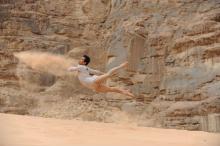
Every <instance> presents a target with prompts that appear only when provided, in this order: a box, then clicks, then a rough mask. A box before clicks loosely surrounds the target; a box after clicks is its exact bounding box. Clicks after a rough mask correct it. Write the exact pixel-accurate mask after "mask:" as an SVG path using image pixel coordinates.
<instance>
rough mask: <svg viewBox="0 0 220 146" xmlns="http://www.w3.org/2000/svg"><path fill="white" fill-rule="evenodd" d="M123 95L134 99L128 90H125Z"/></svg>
mask: <svg viewBox="0 0 220 146" xmlns="http://www.w3.org/2000/svg"><path fill="white" fill-rule="evenodd" d="M124 94H125V95H127V96H130V97H133V98H134V97H135V96H134V94H132V93H131V92H130V90H125V91H124Z"/></svg>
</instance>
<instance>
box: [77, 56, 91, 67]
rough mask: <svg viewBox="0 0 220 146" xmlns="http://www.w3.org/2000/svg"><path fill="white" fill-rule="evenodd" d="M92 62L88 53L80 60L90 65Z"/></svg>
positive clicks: (81, 62) (83, 63)
mask: <svg viewBox="0 0 220 146" xmlns="http://www.w3.org/2000/svg"><path fill="white" fill-rule="evenodd" d="M89 62H90V57H89V56H87V55H83V56H82V58H81V59H80V60H79V64H80V65H88V64H89Z"/></svg>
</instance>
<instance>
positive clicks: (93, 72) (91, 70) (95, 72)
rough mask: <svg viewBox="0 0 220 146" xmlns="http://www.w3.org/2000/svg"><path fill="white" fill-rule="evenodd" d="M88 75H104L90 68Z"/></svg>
mask: <svg viewBox="0 0 220 146" xmlns="http://www.w3.org/2000/svg"><path fill="white" fill-rule="evenodd" d="M89 73H91V74H95V75H103V74H105V73H104V72H101V71H99V70H95V69H91V68H89Z"/></svg>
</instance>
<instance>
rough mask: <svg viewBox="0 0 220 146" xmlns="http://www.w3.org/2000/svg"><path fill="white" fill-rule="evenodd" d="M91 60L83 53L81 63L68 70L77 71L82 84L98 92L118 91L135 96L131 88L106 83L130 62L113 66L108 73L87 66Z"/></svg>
mask: <svg viewBox="0 0 220 146" xmlns="http://www.w3.org/2000/svg"><path fill="white" fill-rule="evenodd" d="M89 62H90V58H89V56H87V55H83V57H82V58H81V59H80V60H79V64H78V65H77V66H73V67H69V68H68V71H77V72H78V78H79V81H80V82H81V84H82V85H84V86H85V87H87V88H89V89H93V90H94V91H96V92H104V93H107V92H116V93H121V94H124V95H127V96H131V97H134V95H133V94H132V93H130V92H129V90H125V89H120V88H117V87H108V86H106V85H105V84H104V82H105V81H106V80H107V79H108V78H110V77H111V76H112V75H113V74H114V73H115V72H116V71H118V70H119V69H121V68H123V67H125V66H126V65H127V64H128V62H125V63H122V64H121V65H119V66H117V67H114V68H112V69H111V70H109V71H108V72H107V73H103V72H101V71H98V70H94V69H91V68H89V67H87V65H88V64H89ZM91 74H92V75H91Z"/></svg>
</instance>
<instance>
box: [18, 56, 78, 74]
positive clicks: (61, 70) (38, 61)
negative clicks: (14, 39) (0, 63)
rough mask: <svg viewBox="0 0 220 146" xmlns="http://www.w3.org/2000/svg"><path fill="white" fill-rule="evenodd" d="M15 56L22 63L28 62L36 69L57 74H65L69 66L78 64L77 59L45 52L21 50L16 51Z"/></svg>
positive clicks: (27, 63) (28, 64) (29, 65)
mask: <svg viewBox="0 0 220 146" xmlns="http://www.w3.org/2000/svg"><path fill="white" fill-rule="evenodd" d="M14 56H15V57H17V58H18V59H19V61H20V62H21V63H24V64H26V65H27V66H28V67H30V68H32V69H34V70H37V71H41V72H47V73H51V74H54V75H57V76H61V75H65V74H66V73H67V68H68V67H70V66H73V65H76V64H77V61H76V60H74V59H67V58H65V56H62V55H55V54H51V53H45V52H20V53H15V54H14Z"/></svg>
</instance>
